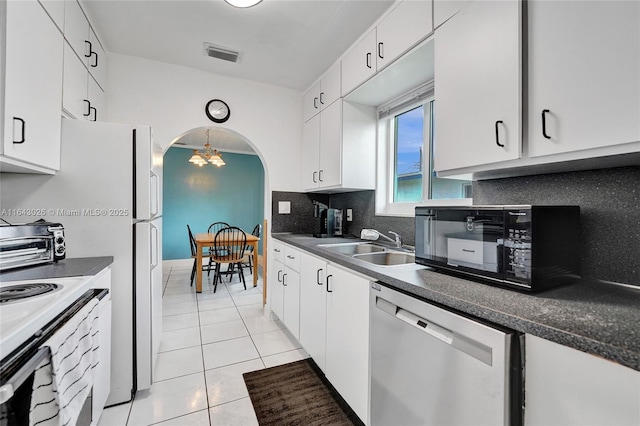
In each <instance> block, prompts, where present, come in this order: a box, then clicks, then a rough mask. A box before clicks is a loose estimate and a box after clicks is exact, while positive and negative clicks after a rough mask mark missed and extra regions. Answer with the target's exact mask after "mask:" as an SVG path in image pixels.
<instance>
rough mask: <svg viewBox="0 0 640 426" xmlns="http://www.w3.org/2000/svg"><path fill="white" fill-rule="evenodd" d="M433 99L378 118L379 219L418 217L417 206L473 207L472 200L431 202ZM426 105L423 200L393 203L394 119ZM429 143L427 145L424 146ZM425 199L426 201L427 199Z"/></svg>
mask: <svg viewBox="0 0 640 426" xmlns="http://www.w3.org/2000/svg"><path fill="white" fill-rule="evenodd" d="M434 100H435V98H434V96H433V95H432V96H429V97H427V98H426V99H423V100H420V101H417V102H415V103H409V104H407V105H406V106H405V107H403V108H402V109H401V110H398V111H396V112H394V113H393V114H392V115H389V116H386V117H383V118H380V119H378V127H377V144H376V145H377V147H376V148H377V155H376V161H377V170H378V173H377V177H376V193H375V195H376V196H375V199H376V201H375V210H376V215H379V216H410V217H413V216H415V208H416V207H417V206H467V205H472V204H473V198H448V199H438V200H432V199H429V198H428V197H429V196H430V187H431V176H430V175H431V174H430V170H431V163H430V156H431V148H432V147H431V143H430V142H431V141H430V133H431V128H432V125H433V123H432V122H431V102H432V101H434ZM420 105H423V114H424V120H425V121H424V126H423V139H422V140H423V147H422V156H423V157H422V164H423V168H426V169H427V170H423V176H422V179H423V182H422V195H423V200H422V201H417V202H394V201H393V197H394V190H395V184H394V179H395V128H394V123H395V117H397V116H399V115H401V114H403V113H405V112H407V111H410V110H412V109H414V108H416V107H419V106H420ZM425 142H427V143H425ZM424 197H426V199H425V198H424Z"/></svg>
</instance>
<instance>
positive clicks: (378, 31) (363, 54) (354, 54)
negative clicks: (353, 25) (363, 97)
mask: <svg viewBox="0 0 640 426" xmlns="http://www.w3.org/2000/svg"><path fill="white" fill-rule="evenodd" d="M432 31H433V20H432V1H431V0H417V1H410V0H405V1H402V2H399V3H398V4H397V5H396V6H395V7H394V9H393V10H392V11H391V12H390V13H389V14H388V15H387V16H385V17H384V18H383V19H382V20H381V21H380V23H379V24H378V25H377V26H376V28H374V29H373V30H371V31H370V32H369V33H368V34H367V35H366V36H365V37H364V38H363V39H362V40H361V41H360V42H359V43H357V44H356V45H355V46H353V47H352V48H351V49H350V50H349V51H348V52H347V53H346V55H345V56H344V57H343V58H342V95H343V96H344V95H346V94H348V93H349V92H351V91H352V90H353V89H355V88H356V87H358V86H359V85H360V84H362V83H364V82H365V81H366V80H367V79H369V78H370V77H371V76H373V75H374V74H375V73H376V72H378V71H380V70H382V69H383V68H385V67H386V66H388V65H389V64H390V63H392V62H393V61H394V60H396V59H397V58H398V57H400V56H401V55H402V54H403V53H405V52H406V51H408V50H409V49H411V48H412V47H413V46H415V45H416V44H417V43H418V42H420V41H421V40H423V39H424V38H425V37H426V36H428V35H429V34H431V32H432Z"/></svg>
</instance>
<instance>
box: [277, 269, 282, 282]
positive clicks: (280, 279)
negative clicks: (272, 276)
mask: <svg viewBox="0 0 640 426" xmlns="http://www.w3.org/2000/svg"><path fill="white" fill-rule="evenodd" d="M281 273H282V271H281V270H280V271H278V282H279V283H281V282H282V277H281V276H280V274H281Z"/></svg>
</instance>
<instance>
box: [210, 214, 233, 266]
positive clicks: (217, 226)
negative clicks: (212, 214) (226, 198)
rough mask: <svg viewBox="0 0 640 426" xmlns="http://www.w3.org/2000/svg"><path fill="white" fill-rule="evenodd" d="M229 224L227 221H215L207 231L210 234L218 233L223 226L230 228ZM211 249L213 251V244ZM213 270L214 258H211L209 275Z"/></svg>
mask: <svg viewBox="0 0 640 426" xmlns="http://www.w3.org/2000/svg"><path fill="white" fill-rule="evenodd" d="M228 227H229V224H228V223H227V222H213V223H212V224H211V225H209V229H207V232H208V233H210V234H217V233H218V231H219V230H221V229H223V228H228ZM210 250H211V251H213V246H211V248H210ZM212 270H213V258H211V257H210V258H209V270H208V272H207V276H209V275H210V274H211V271H212Z"/></svg>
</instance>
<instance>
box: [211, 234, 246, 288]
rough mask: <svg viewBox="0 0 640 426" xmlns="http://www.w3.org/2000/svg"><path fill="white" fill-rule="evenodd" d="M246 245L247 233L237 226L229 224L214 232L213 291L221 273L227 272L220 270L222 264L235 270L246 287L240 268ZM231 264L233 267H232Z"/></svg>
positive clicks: (220, 278) (216, 286)
mask: <svg viewBox="0 0 640 426" xmlns="http://www.w3.org/2000/svg"><path fill="white" fill-rule="evenodd" d="M246 246H247V234H246V233H245V232H244V231H243V230H242V229H240V228H238V227H237V226H229V227H227V228H223V229H221V230H220V231H218V232H217V233H216V236H215V237H214V239H213V262H214V263H215V272H214V277H213V292H214V293H215V292H216V290H217V288H218V282H219V281H221V280H222V274H226V273H227V272H222V271H220V266H221V265H223V264H227V265H229V268H228V269H232V270H234V271H235V268H237V272H238V274H239V275H240V279H241V280H242V284H243V285H244V289H245V290H246V289H247V283H246V282H245V280H244V272H243V270H242V259H243V257H244V252H245V249H246ZM232 266H233V268H232Z"/></svg>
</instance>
